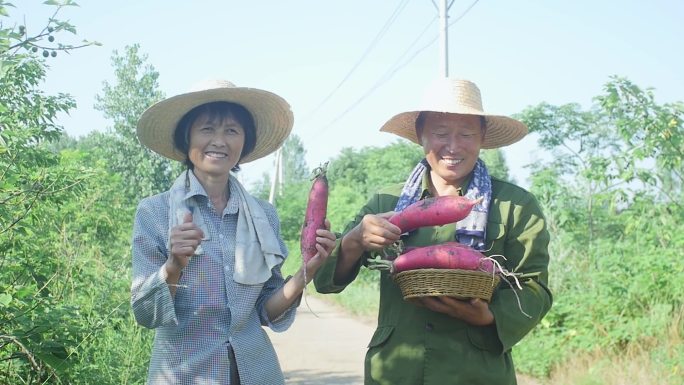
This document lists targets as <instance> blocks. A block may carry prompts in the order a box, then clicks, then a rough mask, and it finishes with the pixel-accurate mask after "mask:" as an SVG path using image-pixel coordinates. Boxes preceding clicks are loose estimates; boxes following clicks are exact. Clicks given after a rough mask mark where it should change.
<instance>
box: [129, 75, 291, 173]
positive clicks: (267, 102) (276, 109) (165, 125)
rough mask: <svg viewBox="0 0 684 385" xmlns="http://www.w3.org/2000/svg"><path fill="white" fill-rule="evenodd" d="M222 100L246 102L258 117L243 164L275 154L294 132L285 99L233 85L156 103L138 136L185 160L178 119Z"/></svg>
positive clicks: (145, 115) (140, 123) (165, 153)
mask: <svg viewBox="0 0 684 385" xmlns="http://www.w3.org/2000/svg"><path fill="white" fill-rule="evenodd" d="M221 101H224V102H232V103H236V104H240V105H242V106H243V107H245V108H246V109H247V110H248V111H249V112H250V113H251V115H252V117H253V119H254V127H255V130H256V132H255V134H256V143H255V146H254V150H253V151H252V152H251V153H249V154H247V155H246V156H245V157H244V158H242V160H240V163H241V164H242V163H248V162H251V161H254V160H256V159H259V158H263V157H264V156H266V155H269V154H271V153H272V152H274V151H275V150H277V149H278V148H279V147H280V146H281V145H282V144H283V142H284V141H285V139H287V136H288V135H289V134H290V131H292V126H293V125H294V115H293V114H292V111H291V109H290V105H289V104H288V103H287V102H286V101H285V100H284V99H283V98H281V97H280V96H278V95H276V94H274V93H271V92H268V91H264V90H260V89H256V88H247V87H231V88H214V89H206V90H201V91H194V92H188V93H185V94H181V95H176V96H173V97H170V98H168V99H164V100H162V101H160V102H158V103H156V104H154V105H152V106H151V107H149V108H148V109H147V110H146V111H145V112H143V114H142V115H141V117H140V119H139V120H138V127H137V134H138V139H139V140H140V143H142V144H143V145H145V146H147V147H148V148H150V149H151V150H152V151H154V152H156V153H158V154H160V155H162V156H165V157H167V158H169V159H173V160H178V161H181V162H182V161H184V160H185V154H183V153H182V152H180V151H179V150H178V149H177V148H176V146H175V145H174V141H173V135H174V131H175V130H176V126H177V125H178V122H179V121H180V120H181V119H182V118H183V116H184V115H185V114H187V113H188V112H189V111H190V110H192V109H193V108H195V107H197V106H200V105H202V104H205V103H211V102H221Z"/></svg>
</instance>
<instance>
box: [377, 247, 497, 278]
mask: <svg viewBox="0 0 684 385" xmlns="http://www.w3.org/2000/svg"><path fill="white" fill-rule="evenodd" d="M374 263H375V264H383V265H390V266H389V270H390V272H391V273H392V274H394V273H400V272H402V271H407V270H416V269H462V270H479V271H485V272H488V273H493V272H494V263H493V262H492V261H491V260H490V259H487V258H486V257H485V255H484V254H482V253H481V252H479V251H477V250H475V249H473V248H471V247H468V246H466V245H463V244H460V243H458V242H447V243H441V244H439V245H433V246H426V247H417V248H413V249H411V250H410V251H407V252H405V253H404V254H401V255H400V256H398V257H397V258H396V259H395V260H394V261H386V260H381V261H374Z"/></svg>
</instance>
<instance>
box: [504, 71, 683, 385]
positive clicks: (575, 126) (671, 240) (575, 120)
mask: <svg viewBox="0 0 684 385" xmlns="http://www.w3.org/2000/svg"><path fill="white" fill-rule="evenodd" d="M594 102H595V103H594V105H593V106H591V107H590V108H589V109H587V110H582V109H581V108H580V107H579V105H577V104H567V105H562V106H552V105H549V104H547V103H541V104H539V105H537V106H534V107H531V108H528V109H526V110H525V111H523V112H522V113H521V114H520V118H521V119H522V120H523V121H524V122H525V123H527V125H528V127H530V130H531V131H533V132H536V133H538V134H539V137H540V141H539V145H540V147H541V148H542V149H545V150H547V151H549V152H550V153H552V154H553V158H552V159H551V160H550V161H548V162H540V163H538V164H536V165H535V166H534V168H533V170H534V171H533V173H532V187H531V190H532V191H533V192H534V193H535V195H536V196H537V198H538V199H539V201H540V202H541V203H542V205H543V206H544V211H545V214H546V216H547V219H548V223H549V226H550V229H551V231H552V235H553V237H552V243H551V254H552V256H553V261H552V262H553V263H552V264H551V277H552V280H551V285H552V291H553V292H554V295H555V297H556V301H555V303H554V307H553V308H552V309H551V311H550V312H549V314H548V315H547V317H546V318H545V319H544V321H543V322H542V325H541V326H540V327H539V328H537V329H535V330H534V332H533V333H532V336H531V337H529V338H526V339H525V340H524V341H523V342H522V344H521V346H520V347H519V348H516V349H517V351H516V355H519V356H521V357H522V359H520V360H518V362H519V363H521V365H520V368H521V369H522V370H523V371H527V372H531V373H535V374H548V373H549V371H550V370H551V369H552V368H553V366H554V365H562V364H563V362H565V361H566V360H567V358H568V357H570V356H577V355H579V354H583V353H584V354H588V353H589V352H593V353H595V352H597V351H600V352H603V353H604V354H605V355H606V356H611V355H614V356H616V357H618V356H622V355H623V354H624V352H625V351H643V352H647V353H646V354H644V356H645V357H648V358H649V359H650V360H651V362H650V363H649V364H650V365H651V366H653V367H654V368H657V369H656V370H658V374H656V373H653V376H654V377H653V378H658V380H659V381H661V380H662V381H663V383H670V382H669V378H670V373H673V374H672V375H675V374H676V373H674V372H672V370H671V368H673V367H675V368H676V367H678V366H677V364H676V363H679V365H680V366H679V367H681V362H684V350H682V349H680V348H678V347H676V346H677V345H675V346H668V343H667V341H670V340H671V338H672V333H671V332H670V331H672V330H682V329H681V328H682V322H681V319H682V318H681V314H683V313H684V301H682V299H681V296H680V295H679V294H675V293H681V292H682V290H684V286H683V285H682V283H681V282H682V280H683V279H684V268H682V266H681V263H679V260H680V259H681V256H680V255H679V254H680V252H679V250H682V248H684V236H683V235H682V234H683V233H684V227H683V225H682V222H681V218H683V217H684V209H683V208H682V205H681V198H682V191H681V182H682V179H681V166H682V159H683V158H684V151H682V150H683V149H682V141H681V138H682V134H684V132H683V126H682V116H683V114H684V105H683V104H682V103H666V104H659V103H657V102H656V101H655V98H654V95H653V92H652V90H642V89H641V88H639V87H637V86H636V85H634V84H633V83H631V82H630V81H628V80H626V79H623V78H617V77H614V78H612V79H611V80H610V81H609V82H608V83H607V84H606V85H605V87H604V93H603V94H602V95H599V96H597V97H596V98H595V99H594ZM578 306H579V308H578ZM674 335H679V336H681V333H680V334H677V333H675V334H674ZM654 341H656V342H654ZM675 341H676V339H675ZM680 341H681V339H680ZM675 344H676V342H675ZM657 346H660V347H657ZM656 376H657V377H656ZM598 381H599V382H600V381H601V380H600V379H599V380H598ZM671 383H676V382H671Z"/></svg>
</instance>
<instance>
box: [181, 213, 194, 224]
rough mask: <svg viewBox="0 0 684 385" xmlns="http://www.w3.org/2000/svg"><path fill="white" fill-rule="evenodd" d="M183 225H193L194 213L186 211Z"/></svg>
mask: <svg viewBox="0 0 684 385" xmlns="http://www.w3.org/2000/svg"><path fill="white" fill-rule="evenodd" d="M183 223H192V213H191V212H190V211H186V212H185V214H184V215H183Z"/></svg>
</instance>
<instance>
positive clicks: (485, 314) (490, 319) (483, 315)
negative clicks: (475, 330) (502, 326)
mask: <svg viewBox="0 0 684 385" xmlns="http://www.w3.org/2000/svg"><path fill="white" fill-rule="evenodd" d="M414 303H416V304H417V305H419V306H423V307H426V308H428V309H430V310H432V311H436V312H439V313H444V314H447V315H449V316H451V317H454V318H458V319H460V320H463V321H465V322H467V323H469V324H471V325H475V326H485V325H491V324H493V323H494V314H493V313H492V311H491V310H489V304H487V302H485V301H483V300H481V299H479V298H473V299H471V300H465V301H464V300H460V299H456V298H453V297H420V298H416V299H414Z"/></svg>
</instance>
